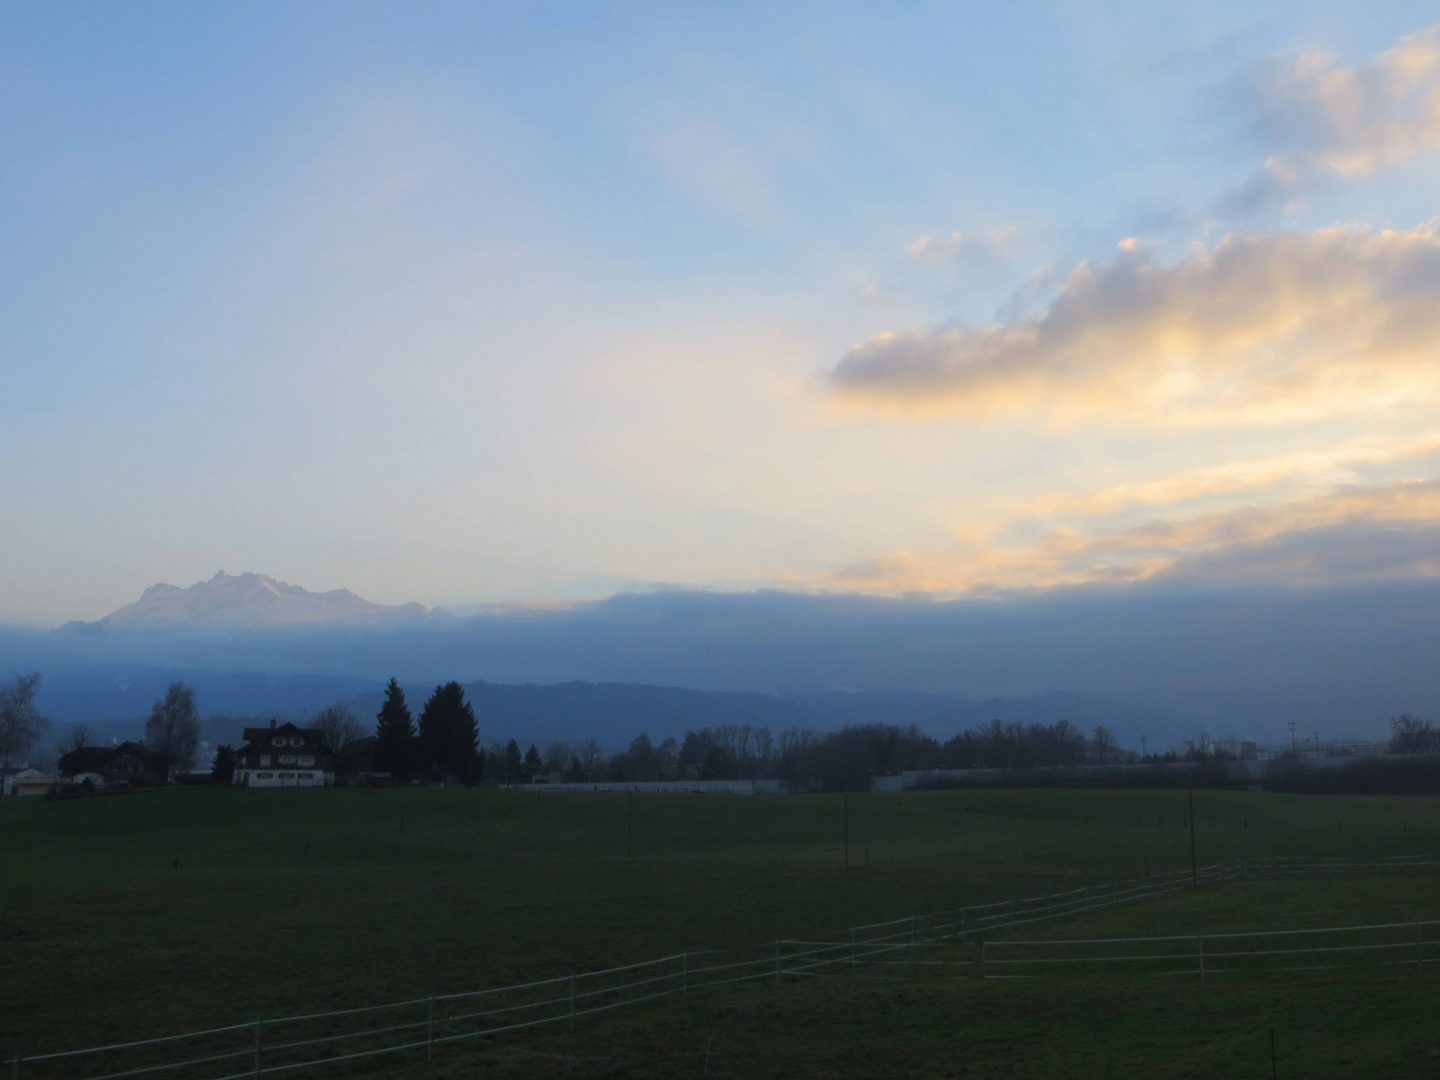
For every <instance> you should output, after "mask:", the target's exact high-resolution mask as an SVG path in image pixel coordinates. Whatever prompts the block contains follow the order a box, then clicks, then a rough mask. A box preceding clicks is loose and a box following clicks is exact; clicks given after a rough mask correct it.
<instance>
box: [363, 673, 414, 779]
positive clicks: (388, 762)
mask: <svg viewBox="0 0 1440 1080" xmlns="http://www.w3.org/2000/svg"><path fill="white" fill-rule="evenodd" d="M373 760H374V763H375V768H376V770H377V771H379V772H387V773H389V774H390V775H391V776H393V777H395V778H396V779H398V780H408V779H410V777H411V776H413V775H414V773H415V722H414V721H413V720H412V719H411V718H410V707H409V706H408V705H406V704H405V691H404V690H402V689H400V684H399V683H398V682H396V681H395V680H394V679H391V680H390V683H389V685H387V686H386V687H385V703H384V704H383V705H381V706H380V712H379V713H378V714H376V717H375V756H374V759H373Z"/></svg>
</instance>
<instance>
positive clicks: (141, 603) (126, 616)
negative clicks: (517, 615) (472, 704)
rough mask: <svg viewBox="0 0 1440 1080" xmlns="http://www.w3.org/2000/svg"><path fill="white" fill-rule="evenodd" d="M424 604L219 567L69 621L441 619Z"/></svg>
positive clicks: (190, 623) (137, 626)
mask: <svg viewBox="0 0 1440 1080" xmlns="http://www.w3.org/2000/svg"><path fill="white" fill-rule="evenodd" d="M447 614H448V613H447V612H446V611H445V610H444V609H443V608H428V607H426V606H425V605H424V604H418V603H414V602H411V603H408V604H374V603H371V602H370V601H369V600H366V599H364V598H362V597H359V596H357V595H355V594H354V593H353V592H351V591H350V590H349V589H331V590H329V591H328V592H322V593H316V592H311V591H310V590H309V589H305V588H302V587H301V586H299V585H291V584H289V583H288V582H284V581H280V580H278V579H277V578H273V577H271V576H269V575H268V574H256V573H253V572H248V571H247V572H245V573H242V574H227V573H226V572H225V571H224V570H220V571H218V572H217V573H216V574H215V576H214V577H212V578H210V579H209V580H208V581H198V582H196V583H195V584H194V585H191V586H188V587H185V588H182V587H181V586H178V585H167V584H164V583H163V582H162V583H159V584H156V585H151V586H150V587H149V588H148V589H146V590H145V591H144V592H143V593H141V594H140V599H138V600H135V601H133V602H131V603H129V604H126V605H125V606H124V607H121V608H118V609H116V610H115V611H112V612H111V613H110V614H109V615H106V616H104V617H103V618H100V619H97V620H96V621H95V622H91V623H87V622H72V623H67V624H66V626H65V627H64V628H65V629H71V630H167V629H179V628H191V627H195V628H216V629H251V628H260V627H274V626H294V625H322V624H335V623H365V622H379V621H391V620H397V619H405V620H415V619H425V618H433V617H436V616H440V617H444V616H446V615H447Z"/></svg>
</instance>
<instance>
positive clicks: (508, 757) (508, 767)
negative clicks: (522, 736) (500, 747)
mask: <svg viewBox="0 0 1440 1080" xmlns="http://www.w3.org/2000/svg"><path fill="white" fill-rule="evenodd" d="M501 773H502V776H501V781H502V782H503V783H506V784H515V783H518V782H519V780H520V744H519V743H517V742H516V741H515V740H514V739H511V740H510V741H509V742H508V743H506V744H505V764H504V765H503V766H501Z"/></svg>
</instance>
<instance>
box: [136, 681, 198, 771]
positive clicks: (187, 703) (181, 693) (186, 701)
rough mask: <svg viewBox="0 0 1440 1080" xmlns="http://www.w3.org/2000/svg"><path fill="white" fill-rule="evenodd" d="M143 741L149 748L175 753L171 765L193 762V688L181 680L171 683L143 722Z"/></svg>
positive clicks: (195, 737)
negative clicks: (161, 699) (163, 697)
mask: <svg viewBox="0 0 1440 1080" xmlns="http://www.w3.org/2000/svg"><path fill="white" fill-rule="evenodd" d="M145 741H146V743H148V744H149V745H150V748H151V749H152V750H158V751H160V752H161V753H162V754H174V755H175V768H177V769H189V768H190V767H191V766H193V765H194V764H195V749H196V746H197V744H198V743H199V742H200V714H199V713H198V712H197V711H196V709H195V691H194V690H193V689H192V688H191V687H189V686H186V685H185V684H184V683H183V682H173V683H171V684H170V688H169V689H168V690H166V691H165V700H164V701H157V702H156V703H155V707H154V708H153V709H151V710H150V719H149V720H147V721H145Z"/></svg>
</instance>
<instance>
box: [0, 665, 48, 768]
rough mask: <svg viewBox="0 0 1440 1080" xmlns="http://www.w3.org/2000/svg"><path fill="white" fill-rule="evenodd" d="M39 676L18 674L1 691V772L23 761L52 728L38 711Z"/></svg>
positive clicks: (38, 674)
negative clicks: (41, 737)
mask: <svg viewBox="0 0 1440 1080" xmlns="http://www.w3.org/2000/svg"><path fill="white" fill-rule="evenodd" d="M39 686H40V673H39V672H32V673H31V674H29V675H16V676H15V680H14V681H13V682H12V683H11V684H10V685H9V686H6V687H3V688H0V772H9V771H10V767H11V766H12V765H13V764H16V763H18V762H20V761H22V760H23V759H24V758H25V756H26V755H27V754H29V753H30V750H31V748H32V747H33V746H34V745H35V743H36V742H37V741H39V739H40V736H42V735H44V734H45V732H46V730H47V729H48V728H49V727H50V721H49V720H47V719H46V718H45V717H43V716H41V715H40V713H39V710H37V709H36V708H35V691H36V689H37V688H38V687H39Z"/></svg>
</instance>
